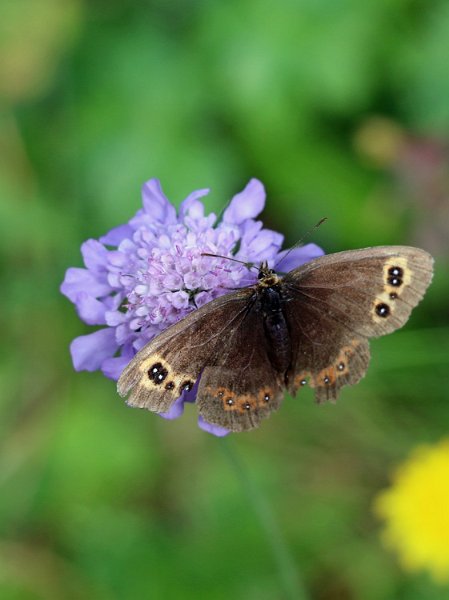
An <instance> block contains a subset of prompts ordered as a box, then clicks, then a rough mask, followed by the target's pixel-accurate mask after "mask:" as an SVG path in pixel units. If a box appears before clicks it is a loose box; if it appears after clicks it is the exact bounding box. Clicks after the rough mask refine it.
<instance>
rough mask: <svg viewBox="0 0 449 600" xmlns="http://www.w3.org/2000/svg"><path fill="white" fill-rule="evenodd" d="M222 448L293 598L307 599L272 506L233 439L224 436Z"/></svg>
mask: <svg viewBox="0 0 449 600" xmlns="http://www.w3.org/2000/svg"><path fill="white" fill-rule="evenodd" d="M220 442H221V444H220V446H221V448H222V450H223V452H224V454H225V456H226V459H227V460H228V462H229V464H230V466H231V467H232V469H233V470H234V473H235V475H236V477H237V479H238V480H239V482H240V484H241V486H242V488H243V490H244V492H245V494H246V496H247V498H248V500H249V502H250V504H251V506H252V507H253V508H254V510H255V512H256V514H257V516H258V518H259V521H260V524H261V525H262V527H263V529H264V531H265V535H266V538H267V540H268V542H269V544H270V546H271V550H272V552H273V556H274V559H275V561H276V565H277V569H278V572H279V578H280V580H281V583H282V587H283V588H284V592H285V597H286V598H288V599H289V600H307V598H308V594H307V593H306V590H305V588H304V584H303V582H302V581H301V579H300V576H299V571H298V568H297V566H296V565H295V562H294V560H293V558H292V555H291V554H290V551H289V549H288V547H287V545H286V543H285V540H284V538H283V536H282V533H281V531H280V529H279V526H278V524H277V522H276V518H275V516H274V514H273V511H272V509H271V506H270V505H269V503H268V502H267V500H266V498H265V497H264V496H263V494H261V491H260V489H259V488H258V487H257V485H256V484H255V482H254V480H253V479H252V477H251V476H250V473H249V472H248V469H247V467H246V465H245V464H244V462H243V461H242V459H241V457H240V456H239V455H238V453H237V452H236V450H235V447H234V445H233V442H232V441H231V440H230V439H229V438H221V440H220Z"/></svg>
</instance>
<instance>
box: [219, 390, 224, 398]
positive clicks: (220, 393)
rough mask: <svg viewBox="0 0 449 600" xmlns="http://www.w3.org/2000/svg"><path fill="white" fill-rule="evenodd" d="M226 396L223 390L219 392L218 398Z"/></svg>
mask: <svg viewBox="0 0 449 600" xmlns="http://www.w3.org/2000/svg"><path fill="white" fill-rule="evenodd" d="M223 396H224V392H222V391H221V390H220V391H219V392H218V393H217V398H223Z"/></svg>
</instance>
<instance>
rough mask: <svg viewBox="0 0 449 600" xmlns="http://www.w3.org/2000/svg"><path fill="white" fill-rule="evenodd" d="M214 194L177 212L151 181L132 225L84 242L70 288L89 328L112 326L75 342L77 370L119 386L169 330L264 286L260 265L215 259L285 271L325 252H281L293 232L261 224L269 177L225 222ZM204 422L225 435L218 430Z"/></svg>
mask: <svg viewBox="0 0 449 600" xmlns="http://www.w3.org/2000/svg"><path fill="white" fill-rule="evenodd" d="M208 192H209V190H207V189H203V190H198V191H195V192H192V193H191V194H190V195H189V196H188V197H187V198H186V199H185V200H184V201H183V202H182V203H181V206H180V208H179V211H178V213H177V212H176V210H175V208H174V207H173V206H172V205H171V204H170V202H169V201H168V200H167V198H166V197H165V195H164V193H163V191H162V188H161V185H160V183H159V181H158V180H157V179H151V180H149V181H147V182H146V183H145V184H144V186H143V188H142V197H143V208H142V209H140V210H138V211H137V213H136V214H135V216H134V217H133V218H132V219H131V220H130V221H129V222H128V223H127V224H125V225H120V226H119V227H116V228H115V229H112V231H109V233H107V234H106V235H105V236H103V237H101V238H100V239H99V240H94V239H91V240H88V241H86V242H84V244H83V245H82V246H81V253H82V255H83V259H84V264H85V268H70V269H68V270H67V272H66V275H65V279H64V282H63V283H62V285H61V292H62V293H63V294H64V295H65V296H67V298H69V300H71V301H72V302H73V303H74V304H75V306H76V309H77V311H78V315H79V317H80V318H81V319H82V320H83V321H84V322H85V323H87V324H88V325H97V326H98V325H100V326H103V327H102V328H101V329H97V330H96V331H94V332H93V333H90V334H88V335H83V336H80V337H77V338H76V339H74V340H73V342H72V344H71V347H70V350H71V355H72V361H73V365H74V367H75V369H76V370H77V371H82V370H86V371H95V370H97V369H101V371H102V372H103V373H104V374H105V375H106V376H107V377H110V378H111V379H114V380H117V379H118V378H119V376H120V374H121V372H122V370H123V369H124V367H125V366H126V365H127V364H128V362H129V361H130V360H131V358H132V357H133V356H134V354H135V353H136V352H137V351H138V350H140V349H141V348H142V347H143V346H144V345H145V344H146V343H147V342H149V341H150V340H151V339H153V338H154V337H155V336H156V335H157V334H158V333H160V332H161V331H162V330H164V329H165V328H167V327H169V326H170V325H172V324H173V323H176V321H179V320H180V319H181V318H182V317H184V316H186V315H187V314H188V313H189V312H191V311H193V310H195V309H196V308H199V307H200V306H202V305H204V304H206V302H209V301H211V300H213V299H214V298H217V297H218V296H221V295H222V294H226V293H229V291H230V290H233V289H235V288H239V287H243V286H246V285H250V284H252V283H254V282H255V281H256V280H257V271H256V270H255V269H249V268H248V267H247V266H245V265H243V264H240V263H237V262H234V261H230V260H228V259H226V258H219V257H218V256H217V257H210V256H204V254H205V253H209V254H216V255H221V256H228V257H233V258H236V259H238V260H240V261H243V262H245V263H254V264H256V265H259V264H260V263H261V262H262V261H267V262H268V264H269V265H270V266H274V265H275V264H277V265H279V268H280V269H282V270H283V271H288V270H290V269H292V268H294V267H296V266H299V265H300V264H303V263H305V262H307V261H308V260H311V259H312V258H315V257H317V256H320V255H321V254H323V251H322V250H321V249H320V248H318V247H317V246H315V244H308V245H307V246H303V247H300V248H295V249H294V250H293V251H292V252H290V253H289V254H288V256H286V252H285V251H284V252H281V251H280V248H281V245H282V241H283V236H282V235H281V234H279V233H276V232H275V231H271V230H269V229H264V228H263V226H262V223H261V222H260V221H256V220H255V219H254V218H255V217H256V216H257V215H258V214H259V213H260V212H261V211H262V209H263V207H264V204H265V190H264V187H263V185H262V184H261V183H260V181H258V180H256V179H252V180H251V181H250V182H249V183H248V185H247V186H246V187H245V189H244V190H243V191H242V192H240V193H239V194H237V195H236V196H234V197H233V198H232V200H231V202H230V203H229V205H228V207H227V208H226V210H225V211H224V213H223V217H222V218H221V219H217V217H216V215H215V214H213V213H211V214H209V215H205V214H204V206H203V204H202V202H201V201H200V198H201V197H202V196H205V195H206V194H207V193H208ZM284 256H285V259H284V260H283V258H284ZM189 394H190V395H189ZM186 400H188V401H193V400H194V394H192V392H188V393H185V394H184V395H183V397H181V398H180V400H179V401H178V402H177V403H176V404H175V406H174V407H173V409H172V410H171V411H170V413H167V414H165V415H162V416H165V417H167V418H174V417H177V416H179V415H180V414H181V413H182V410H183V405H184V401H186ZM200 426H202V427H203V428H204V429H206V430H208V431H211V432H213V433H216V434H217V435H218V434H220V433H221V434H223V433H224V431H222V430H221V428H218V427H215V426H212V425H209V424H205V423H202V422H200ZM220 430H221V431H220Z"/></svg>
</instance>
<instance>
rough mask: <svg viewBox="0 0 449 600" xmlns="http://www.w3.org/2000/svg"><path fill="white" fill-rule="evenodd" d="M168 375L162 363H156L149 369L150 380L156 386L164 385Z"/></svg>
mask: <svg viewBox="0 0 449 600" xmlns="http://www.w3.org/2000/svg"><path fill="white" fill-rule="evenodd" d="M167 375H168V371H167V369H165V368H164V367H163V366H162V363H156V364H154V365H153V366H152V367H150V368H149V369H148V378H149V379H151V381H152V382H153V383H155V384H156V385H159V384H160V383H162V382H163V381H164V379H166V377H167Z"/></svg>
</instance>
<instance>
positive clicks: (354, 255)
mask: <svg viewBox="0 0 449 600" xmlns="http://www.w3.org/2000/svg"><path fill="white" fill-rule="evenodd" d="M432 265H433V259H432V257H431V256H430V255H429V254H428V253H427V252H425V251H424V250H420V249H418V248H411V247H406V246H380V247H375V248H366V249H363V250H349V251H346V252H339V253H336V254H329V255H327V256H321V257H319V258H317V259H315V260H312V261H310V262H308V263H306V264H304V265H302V266H300V267H298V268H296V269H293V270H292V271H290V272H288V273H287V274H285V275H284V276H280V275H278V274H276V272H275V271H274V270H272V269H270V268H269V267H268V265H267V264H266V263H264V264H262V265H261V266H260V268H259V272H258V281H257V283H255V284H254V285H251V286H249V287H245V288H241V289H239V290H237V291H233V292H231V293H229V294H226V295H224V296H221V297H219V298H217V299H215V300H212V301H211V302H209V303H208V304H206V305H204V306H202V307H201V308H199V309H198V310H195V311H194V312H192V313H190V314H188V315H187V316H186V317H185V318H183V319H182V320H181V321H179V322H178V323H176V324H174V325H172V326H171V327H169V328H168V329H166V330H165V331H163V332H162V333H161V334H160V335H158V336H157V337H156V338H154V339H153V340H152V341H150V342H149V343H148V344H147V345H146V346H144V347H143V348H142V349H141V350H140V352H138V353H137V354H136V356H135V357H134V358H133V359H132V360H131V362H130V363H129V365H128V366H127V367H126V368H125V369H124V371H123V373H122V374H121V376H120V378H119V380H118V384H117V388H118V392H119V394H120V395H121V396H126V395H127V394H128V393H130V395H129V398H128V400H127V403H128V405H130V406H136V407H139V408H146V409H148V410H150V411H154V412H157V413H163V412H167V411H168V410H169V409H170V407H171V406H172V405H173V403H174V402H175V401H176V400H177V399H178V398H179V397H180V395H181V394H182V393H183V392H184V391H189V390H191V389H192V388H193V386H194V385H195V384H198V387H197V398H196V404H197V407H198V411H199V413H200V415H201V416H202V417H203V419H204V420H205V421H206V422H208V423H211V424H215V425H220V426H222V427H225V428H227V429H229V430H230V431H245V430H249V429H253V428H254V427H257V426H258V425H259V424H260V422H261V420H262V419H264V418H266V417H268V416H269V415H270V414H271V412H272V411H274V410H276V409H277V408H279V406H280V404H281V402H282V399H283V397H284V393H285V392H286V391H287V392H288V393H289V394H290V395H292V396H295V395H296V392H297V391H298V390H299V389H300V388H302V387H304V386H306V385H309V386H310V387H311V388H313V390H314V393H315V398H316V400H317V402H323V401H326V400H331V401H335V400H336V398H337V396H338V394H339V392H340V390H341V388H342V387H343V386H345V385H353V384H355V383H357V382H358V381H359V380H360V379H361V378H362V377H363V376H364V375H365V372H366V370H367V368H368V363H369V359H370V351H369V342H368V339H369V338H371V337H378V336H381V335H385V334H387V333H391V332H392V331H394V330H395V329H398V328H399V327H402V325H404V323H405V322H406V321H407V319H408V318H409V316H410V313H411V310H412V309H413V308H414V307H415V306H416V305H417V304H418V302H419V301H420V300H421V298H422V297H423V295H424V292H425V291H426V289H427V287H428V285H429V284H430V282H431V279H432ZM198 380H199V383H198Z"/></svg>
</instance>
